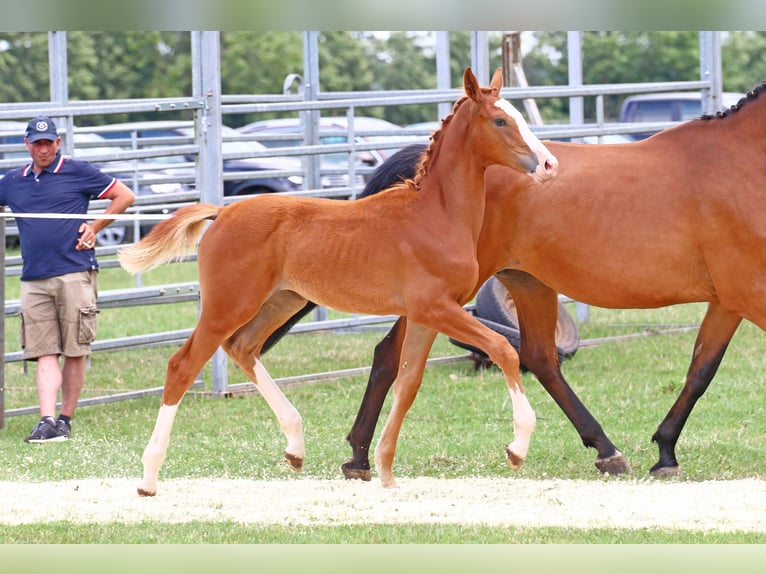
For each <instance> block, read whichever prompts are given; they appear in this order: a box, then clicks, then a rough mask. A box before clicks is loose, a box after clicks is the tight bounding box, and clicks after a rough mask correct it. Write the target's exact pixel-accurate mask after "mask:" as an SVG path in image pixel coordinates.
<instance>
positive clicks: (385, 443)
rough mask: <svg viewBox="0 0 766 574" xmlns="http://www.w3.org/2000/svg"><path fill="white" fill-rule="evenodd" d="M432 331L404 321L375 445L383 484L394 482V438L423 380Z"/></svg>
mask: <svg viewBox="0 0 766 574" xmlns="http://www.w3.org/2000/svg"><path fill="white" fill-rule="evenodd" d="M436 334H437V333H436V331H433V330H431V329H428V328H426V327H423V326H421V325H414V324H413V323H411V322H409V323H407V329H406V333H405V336H404V343H403V347H402V352H401V358H400V362H399V376H398V377H397V379H396V383H394V402H393V405H392V407H391V412H390V413H389V415H388V419H387V420H386V424H385V426H384V427H383V432H382V433H381V435H380V440H379V441H378V444H377V446H376V447H375V468H376V469H377V471H378V476H379V477H380V481H381V483H382V484H383V486H384V487H386V488H395V487H396V486H397V484H396V479H394V475H393V472H392V466H393V463H394V453H395V452H396V442H397V440H398V438H399V431H400V430H401V428H402V421H403V420H404V417H405V415H406V414H407V411H408V410H409V409H410V407H411V406H412V403H413V402H414V401H415V395H417V392H418V389H419V388H420V385H421V383H422V382H423V371H424V370H425V367H426V360H427V359H428V353H429V352H430V350H431V346H432V345H433V342H434V339H435V338H436Z"/></svg>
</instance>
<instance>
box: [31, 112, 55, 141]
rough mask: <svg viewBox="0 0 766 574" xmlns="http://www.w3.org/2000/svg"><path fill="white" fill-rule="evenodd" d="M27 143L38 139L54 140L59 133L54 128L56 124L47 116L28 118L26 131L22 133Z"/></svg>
mask: <svg viewBox="0 0 766 574" xmlns="http://www.w3.org/2000/svg"><path fill="white" fill-rule="evenodd" d="M24 137H26V138H27V141H28V142H29V143H33V142H36V141H38V140H50V141H52V142H55V141H56V139H58V137H59V134H58V131H57V130H56V124H55V123H53V120H52V119H50V118H49V117H47V116H38V117H36V118H32V119H31V120H29V123H28V124H27V131H26V132H25V134H24Z"/></svg>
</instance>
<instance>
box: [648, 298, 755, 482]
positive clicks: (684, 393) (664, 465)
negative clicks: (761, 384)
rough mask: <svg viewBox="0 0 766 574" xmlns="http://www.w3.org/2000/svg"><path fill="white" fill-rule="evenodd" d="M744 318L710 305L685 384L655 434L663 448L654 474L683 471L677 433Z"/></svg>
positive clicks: (656, 439) (660, 446)
mask: <svg viewBox="0 0 766 574" xmlns="http://www.w3.org/2000/svg"><path fill="white" fill-rule="evenodd" d="M741 321H742V319H741V318H740V317H738V316H736V315H732V314H731V313H729V312H728V311H725V310H724V309H723V308H722V307H721V305H720V304H719V303H710V305H708V309H707V313H706V314H705V318H704V319H703V320H702V324H701V325H700V330H699V334H698V335H697V341H696V342H695V344H694V355H693V357H692V362H691V365H689V371H688V372H687V374H686V382H685V383H684V388H683V389H682V390H681V394H680V395H679V396H678V398H677V399H676V402H675V403H674V404H673V406H672V407H671V409H670V410H669V411H668V414H667V415H665V419H664V420H663V421H662V423H660V426H659V427H657V432H655V433H654V436H652V440H653V441H654V442H656V443H657V446H658V447H659V450H660V460H659V461H658V462H657V464H655V465H654V466H653V467H652V468H651V470H650V472H651V473H652V474H654V475H655V476H667V475H675V474H678V473H679V472H680V468H679V466H678V461H677V460H676V454H675V447H676V443H677V442H678V437H679V436H680V435H681V431H682V430H683V428H684V425H685V424H686V420H687V419H688V418H689V415H690V414H691V412H692V409H693V408H694V405H695V404H696V403H697V400H699V398H700V397H701V396H702V395H703V394H704V393H705V391H706V390H707V388H708V385H709V384H710V381H711V380H713V377H714V376H715V374H716V372H717V371H718V366H719V365H720V364H721V360H722V359H723V355H724V353H725V352H726V348H727V347H728V345H729V341H731V338H732V337H733V336H734V332H735V331H736V330H737V327H738V326H739V324H740V323H741Z"/></svg>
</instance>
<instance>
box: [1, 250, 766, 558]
mask: <svg viewBox="0 0 766 574" xmlns="http://www.w3.org/2000/svg"><path fill="white" fill-rule="evenodd" d="M193 279H194V267H193V266H190V265H180V266H166V267H163V268H161V269H159V270H157V271H154V272H152V274H148V275H147V276H146V277H145V278H144V284H151V283H152V282H157V283H163V282H175V281H187V280H193ZM130 281H131V279H130V278H129V277H127V276H126V275H125V274H124V273H122V272H121V271H120V270H104V271H103V272H102V277H101V278H100V284H101V288H102V289H111V288H118V287H126V286H128V285H129V284H130ZM17 284H18V280H17V279H10V280H9V281H8V287H7V289H8V298H13V297H14V289H17ZM703 312H704V307H703V306H699V305H685V306H679V307H674V308H668V309H662V310H653V311H608V310H603V309H595V308H593V309H591V318H590V320H589V322H588V323H585V324H583V325H581V337H582V338H584V339H589V338H596V337H604V336H609V335H617V334H625V333H636V332H644V331H646V330H647V329H654V328H656V327H657V326H660V325H661V326H665V325H680V324H689V323H695V322H698V321H699V320H700V319H701V317H702V314H703ZM195 314H196V305H194V304H179V305H172V306H153V307H147V308H131V309H121V310H104V312H103V313H102V315H101V317H100V327H99V329H100V331H99V336H100V337H102V338H111V337H117V336H121V335H135V334H139V333H143V332H153V331H158V330H166V329H180V328H187V327H191V326H193V324H194V317H195ZM14 322H15V319H10V320H8V321H7V326H6V342H7V350H14V344H16V339H17V337H16V332H15V329H17V328H18V326H17V325H14ZM381 336H382V332H379V331H368V332H364V333H323V334H307V335H291V336H289V337H287V338H285V339H284V340H283V341H282V342H280V344H279V345H278V346H277V347H276V348H275V349H274V350H273V351H271V352H269V353H268V354H267V355H266V359H265V363H266V366H267V367H268V368H269V370H270V372H271V373H272V375H273V376H275V377H282V376H288V375H295V374H305V373H312V372H322V371H326V370H331V369H337V368H349V367H358V366H366V365H369V364H370V362H371V356H372V350H373V347H374V345H375V343H376V342H377V341H378V340H379V339H380V337H381ZM694 337H695V334H694V333H689V334H683V335H672V336H646V337H642V338H638V339H635V340H630V341H625V342H620V343H608V344H603V345H599V346H596V347H592V348H582V349H580V351H579V352H578V353H577V354H576V355H575V357H574V358H572V359H571V360H569V361H567V362H566V364H565V366H564V372H565V375H566V376H567V377H568V380H569V381H570V383H571V384H572V386H573V388H574V390H575V391H576V392H577V393H578V395H579V396H580V397H581V399H582V400H583V402H584V403H585V404H586V405H587V406H588V407H589V409H590V410H591V412H592V413H593V414H594V415H595V416H596V418H597V419H598V420H599V421H600V422H601V424H602V426H603V427H604V429H605V430H606V431H607V434H609V436H610V438H611V439H612V440H613V441H614V442H615V443H616V444H617V445H618V447H619V448H620V449H621V450H622V451H623V453H624V454H625V456H626V457H627V458H628V460H629V461H630V463H631V465H632V466H633V470H634V476H636V477H645V476H646V475H647V473H648V470H649V468H650V467H651V465H652V464H654V462H656V457H657V451H656V446H655V445H653V444H652V443H651V442H650V437H651V435H652V433H653V432H654V430H655V429H656V426H657V424H658V423H659V422H660V421H661V419H662V417H663V416H664V415H665V413H666V412H667V410H668V408H669V407H670V405H671V404H672V402H673V401H674V400H675V398H676V396H677V395H678V392H679V390H680V388H681V386H682V385H683V380H684V376H685V372H686V368H687V366H688V360H689V358H690V356H691V351H692V346H693V342H694ZM765 343H766V336H765V335H764V333H762V332H761V331H760V330H759V329H757V328H755V327H754V326H752V325H750V324H744V325H743V326H742V327H741V329H740V331H739V332H738V333H737V335H736V336H735V338H734V340H733V342H732V344H731V345H730V349H729V351H728V353H727V355H726V357H725V359H724V361H723V364H722V366H721V368H720V371H719V373H718V375H717V377H716V379H715V380H714V382H713V384H712V385H711V387H710V389H709V391H708V393H707V394H706V395H705V397H704V398H703V399H702V400H701V401H700V402H699V404H698V405H697V407H696V408H695V411H694V412H693V414H692V416H691V418H690V420H689V422H688V424H687V426H686V428H685V430H684V432H683V434H682V435H681V440H680V442H679V446H678V450H677V452H678V456H679V460H680V462H681V465H682V467H683V470H684V475H683V478H681V479H680V480H690V481H701V480H729V479H740V478H753V477H756V478H762V477H763V476H764V473H765V472H766V454H765V453H764V449H763V436H764V432H766V416H764V415H765V414H766V413H764V406H763V401H762V400H759V395H760V393H761V392H762V384H761V375H760V374H761V373H762V372H763V370H764V362H765V361H766V358H764V353H763V349H764V346H765V345H764V344H765ZM172 351H173V349H172V348H167V347H165V348H154V349H143V350H131V351H122V352H115V353H109V354H97V355H94V357H93V359H92V368H91V370H90V371H89V372H88V375H87V383H86V386H87V390H86V392H85V393H84V395H83V396H84V397H85V396H100V395H102V394H108V393H115V392H123V391H126V390H134V389H144V388H149V387H157V386H161V385H162V384H163V377H164V372H165V365H166V362H167V359H168V357H169V355H170V354H171V353H172ZM463 353H464V351H462V350H461V349H458V348H457V347H455V346H453V345H451V344H450V343H449V342H448V341H447V340H446V339H445V338H443V337H441V336H440V337H439V339H438V340H437V344H436V346H435V348H434V352H433V353H432V356H449V355H456V354H463ZM5 369H6V370H5V376H6V394H5V403H6V409H12V408H18V407H22V406H30V405H34V404H36V397H35V392H34V376H33V369H30V372H29V373H28V374H24V373H23V369H22V365H21V364H18V363H13V364H8V365H6V367H5ZM206 375H207V376H206V380H207V381H208V383H207V384H208V387H209V373H207V374H206ZM242 380H243V377H242V375H241V374H240V373H239V372H238V371H236V370H235V369H233V368H232V370H231V372H230V382H239V381H242ZM523 382H524V385H525V387H526V389H527V392H528V394H529V397H530V401H531V403H532V405H533V407H534V408H535V411H536V413H537V416H538V424H537V429H536V431H535V434H534V436H533V440H532V448H531V451H530V456H529V458H528V459H527V461H526V462H525V464H524V466H523V467H522V468H521V469H520V470H519V471H518V472H517V473H514V472H513V471H512V470H510V468H509V467H508V466H507V465H506V463H505V459H504V456H503V448H504V445H505V444H507V442H509V440H510V438H511V433H512V430H511V429H512V427H511V405H510V399H509V397H508V393H507V391H506V389H505V384H504V382H503V380H502V377H501V376H500V375H499V373H498V372H497V370H495V369H489V370H481V371H475V370H474V368H473V365H472V363H470V362H467V361H466V362H460V363H455V364H450V365H441V366H433V367H429V368H428V370H427V373H426V378H425V380H424V383H423V387H422V389H421V392H420V394H419V396H418V399H417V401H416V402H415V405H414V406H413V408H412V410H411V411H410V413H409V415H408V417H407V419H406V421H405V424H404V427H403V431H402V436H401V438H400V441H399V449H398V451H397V458H396V461H395V464H394V472H395V473H396V475H397V476H401V477H407V476H411V477H417V476H427V477H444V478H459V477H466V476H473V477H508V478H509V479H510V478H513V477H523V478H531V479H534V478H546V477H547V478H550V477H559V478H566V479H588V480H593V481H601V480H603V477H601V476H600V475H599V474H598V472H597V471H596V469H595V467H594V466H593V460H594V458H595V452H593V451H589V450H586V449H585V448H584V447H583V446H582V445H581V443H580V441H579V438H578V436H577V434H576V432H575V431H574V429H573V428H572V426H571V425H570V423H569V422H568V420H567V419H566V418H565V417H564V415H563V414H562V413H561V411H560V410H559V409H558V408H557V407H556V405H555V404H554V403H553V401H552V400H551V399H550V398H549V397H548V395H547V394H546V393H545V392H544V390H543V389H542V387H541V386H540V385H539V383H538V382H537V381H536V379H534V377H533V376H531V375H530V374H528V373H525V374H524V375H523ZM365 383H366V379H365V377H351V378H343V379H339V380H333V381H325V382H321V383H316V384H311V385H305V386H300V387H294V388H289V389H286V391H285V392H286V394H287V396H288V397H289V399H290V400H291V401H292V402H293V403H294V404H295V405H296V407H297V408H298V410H299V411H300V412H301V413H302V415H303V418H304V428H305V432H306V442H307V461H306V467H305V469H304V475H305V476H306V477H309V478H321V479H334V480H342V478H341V475H340V472H339V465H340V463H341V462H343V461H345V460H346V459H347V458H348V456H349V454H350V449H349V448H348V447H347V445H346V443H345V441H344V437H345V436H346V433H347V432H348V430H349V428H350V426H351V424H352V422H353V419H354V416H355V413H356V409H357V407H358V403H359V400H360V399H361V396H362V393H363V389H364V385H365ZM158 406H159V399H158V398H157V397H148V398H142V399H136V400H131V401H125V402H119V403H111V404H107V405H103V406H91V407H83V408H81V409H80V410H79V411H78V412H77V416H76V420H75V425H74V433H75V434H74V437H73V440H71V441H69V442H68V443H64V444H62V445H56V446H55V447H54V448H48V447H46V448H39V447H37V446H32V445H27V444H24V443H23V438H24V436H26V434H27V433H28V431H29V430H30V428H31V427H32V425H33V424H34V422H35V421H36V420H37V416H36V415H34V416H33V415H29V416H18V417H10V418H7V419H6V428H4V429H3V430H2V431H0V442H2V444H3V448H2V449H0V481H49V480H65V479H76V478H93V477H104V478H122V477H138V476H140V472H141V463H140V455H141V452H142V451H143V448H144V446H145V444H146V441H147V440H148V437H149V435H150V433H151V429H152V426H153V424H154V419H155V417H156V413H157V408H158ZM385 413H386V411H384V415H385ZM379 428H380V426H379ZM51 446H53V445H51ZM283 449H284V437H283V436H282V434H281V432H280V431H279V428H278V426H277V424H276V422H275V420H274V416H273V414H272V413H271V412H270V410H269V409H268V407H267V405H266V404H265V402H264V401H263V400H262V399H261V398H260V397H259V396H257V395H254V394H246V395H242V396H238V397H234V398H228V399H214V398H211V397H209V396H207V395H206V394H205V393H204V392H191V393H189V395H188V396H187V397H186V398H185V399H184V402H183V404H182V406H181V409H180V411H179V415H178V418H177V421H176V425H175V427H174V431H173V438H172V441H171V449H170V451H169V454H168V459H167V461H166V462H165V464H164V466H163V468H162V472H161V475H160V480H161V481H162V480H167V479H171V478H197V477H210V478H211V479H215V478H247V479H253V480H294V475H292V474H291V473H290V472H289V471H288V470H287V468H286V467H285V465H284V464H283V462H282V460H281V453H282V451H283ZM373 480H376V477H373ZM613 480H619V478H613ZM166 527H167V525H164V524H162V523H159V524H149V523H148V524H142V525H141V527H140V528H138V529H136V528H135V527H134V526H128V525H124V524H119V523H115V524H111V525H107V526H104V525H95V524H94V525H69V524H46V525H45V528H41V527H36V526H3V527H2V531H1V532H2V536H1V537H2V538H4V540H3V541H14V542H49V543H71V542H93V543H106V542H122V543H132V542H155V541H158V540H163V541H169V542H179V543H185V542H199V541H204V542H210V543H218V542H235V543H240V542H253V541H257V542H307V543H308V542H317V543H347V542H350V543H388V542H419V543H438V542H445V543H447V542H461V543H480V542H483V543H502V542H505V543H507V542H545V543H549V542H560V543H574V542H659V543H667V542H760V543H762V542H766V535H758V534H750V535H747V536H744V535H736V534H727V533H717V534H710V535H705V536H704V537H701V536H700V535H699V534H696V535H695V534H690V533H688V532H672V531H669V532H662V531H640V530H625V531H621V530H610V531H608V532H607V531H602V530H598V529H594V530H590V531H582V530H580V529H578V530H576V531H568V530H566V529H564V530H562V529H555V528H553V529H551V528H544V529H534V530H531V531H530V530H529V529H514V528H508V529H502V530H498V529H495V528H484V527H481V526H471V527H466V526H460V525H454V526H451V527H450V526H444V527H439V528H433V527H428V528H426V527H424V526H423V525H417V524H413V525H410V526H405V527H402V526H393V525H386V526H376V527H375V528H368V529H358V528H350V527H344V526H327V527H324V528H311V529H308V530H307V529H305V528H300V527H287V526H286V527H262V528H259V527H253V526H244V525H237V524H225V523H203V524H196V523H187V524H184V525H182V526H180V525H176V526H174V527H173V528H172V529H171V530H168V529H167V528H166ZM167 532H171V534H170V535H168V534H167ZM160 533H165V534H164V535H163V537H160Z"/></svg>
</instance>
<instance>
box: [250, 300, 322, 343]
mask: <svg viewBox="0 0 766 574" xmlns="http://www.w3.org/2000/svg"><path fill="white" fill-rule="evenodd" d="M316 306H317V304H316V303H314V302H312V301H308V302H307V303H306V305H304V307H303V309H301V310H300V311H298V312H297V313H296V314H295V315H293V316H292V317H290V318H289V319H288V320H287V321H285V323H284V324H283V325H281V326H280V327H279V328H278V329H277V330H276V331H274V332H273V333H272V334H271V335H269V338H268V339H266V342H265V343H264V344H263V349H261V353H265V352H266V351H268V350H269V349H271V348H272V347H273V346H274V345H276V344H277V342H278V341H279V340H280V339H281V338H282V337H284V336H285V335H286V334H287V332H288V331H289V330H290V329H292V328H293V325H295V324H296V323H297V322H298V321H300V320H301V319H303V318H304V317H305V316H306V315H308V314H309V313H310V312H311V311H313V310H314V309H315V308H316Z"/></svg>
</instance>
